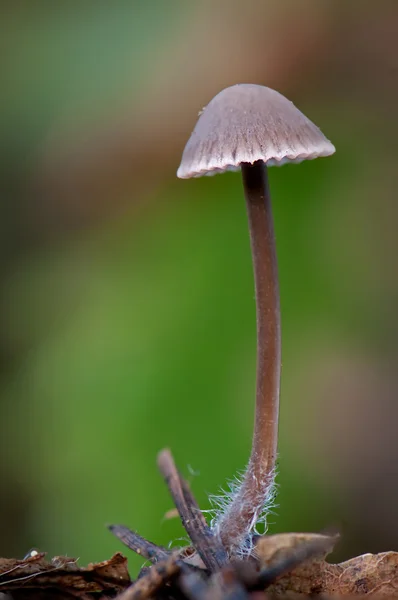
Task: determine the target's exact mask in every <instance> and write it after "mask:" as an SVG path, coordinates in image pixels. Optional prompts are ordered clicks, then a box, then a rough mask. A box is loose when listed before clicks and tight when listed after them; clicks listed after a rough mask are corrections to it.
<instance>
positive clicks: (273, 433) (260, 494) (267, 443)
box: [177, 84, 335, 554]
mask: <svg viewBox="0 0 398 600" xmlns="http://www.w3.org/2000/svg"><path fill="white" fill-rule="evenodd" d="M334 152H335V148H334V146H333V144H331V142H330V141H329V140H327V139H326V138H325V136H324V135H323V134H322V132H321V131H320V130H319V129H318V127H316V125H314V124H313V123H312V122H311V121H310V120H309V119H307V117H306V116H305V115H303V113H302V112H300V111H299V110H298V109H297V108H296V107H295V106H294V104H293V103H292V102H290V101H289V100H287V99H286V98H285V97H284V96H282V95H281V94H279V93H278V92H276V91H275V90H272V89H270V88H267V87H264V86H261V85H254V84H238V85H233V86H231V87H228V88H226V89H224V90H223V91H221V92H220V93H219V94H217V96H215V97H214V98H213V100H211V102H210V103H209V104H208V105H207V107H206V108H205V109H204V110H203V111H202V112H201V114H200V117H199V120H198V122H197V124H196V126H195V129H194V131H193V133H192V135H191V137H190V139H189V141H188V143H187V145H186V147H185V149H184V152H183V155H182V160H181V164H180V167H179V169H178V171H177V176H178V177H180V178H183V179H185V178H190V177H200V176H202V175H213V174H215V173H221V172H223V171H229V170H238V169H239V168H241V169H242V179H243V188H244V195H245V199H246V207H247V213H248V220H249V230H250V239H251V251H252V257H253V267H254V282H255V298H256V313H257V315H256V316H257V383H256V409H255V424H254V433H253V442H252V451H251V455H250V459H249V463H248V466H247V468H246V471H245V474H244V476H243V479H242V481H241V483H239V485H238V486H237V487H236V489H233V490H232V492H233V493H232V494H231V498H230V499H229V501H228V502H227V503H226V506H225V507H224V510H223V511H222V513H221V514H220V515H219V516H218V517H217V518H216V519H215V523H214V525H213V530H214V531H215V533H216V534H217V535H219V536H220V538H221V541H222V543H223V544H224V546H225V548H226V549H227V551H228V552H229V553H230V554H234V553H245V552H246V553H247V552H250V549H251V546H252V534H251V532H252V530H253V528H254V527H255V525H256V523H257V522H258V521H259V520H263V521H264V522H265V524H266V514H267V509H268V510H269V508H270V506H272V501H273V499H274V496H275V463H276V457H277V442H278V414H279V388H280V371H281V337H280V307H279V285H278V271H277V261H276V251H275V236H274V226H273V220H272V212H271V197H270V192H269V187H268V174H267V167H268V166H272V165H282V164H284V163H287V162H294V163H298V162H301V161H302V160H306V159H313V158H318V157H320V156H329V155H330V154H333V153H334Z"/></svg>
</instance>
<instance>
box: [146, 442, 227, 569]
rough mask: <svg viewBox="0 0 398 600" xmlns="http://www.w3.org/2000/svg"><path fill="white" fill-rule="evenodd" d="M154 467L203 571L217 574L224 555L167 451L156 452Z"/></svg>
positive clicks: (225, 558) (222, 563) (223, 562)
mask: <svg viewBox="0 0 398 600" xmlns="http://www.w3.org/2000/svg"><path fill="white" fill-rule="evenodd" d="M158 467H159V470H160V472H161V474H162V476H163V477H164V480H165V482H166V485H167V487H168V488H169V491H170V494H171V496H172V498H173V500H174V503H175V505H176V508H177V510H178V513H179V515H180V517H181V521H182V524H183V526H184V528H185V529H186V531H187V533H188V535H189V537H190V539H191V541H192V544H193V545H194V547H195V549H196V550H197V552H198V554H199V556H200V558H201V559H202V561H203V563H204V565H205V566H206V568H207V569H209V571H211V572H212V571H217V570H218V569H220V568H221V567H222V566H223V565H224V564H225V563H226V562H227V554H226V552H225V550H224V548H223V547H222V545H221V543H220V541H219V539H218V538H217V536H215V535H214V533H213V532H212V531H211V529H210V528H209V527H208V525H207V523H206V520H205V519H204V517H203V514H202V513H201V511H200V510H199V507H198V505H197V502H196V501H195V500H194V498H193V496H192V493H191V492H190V490H189V487H188V484H187V483H186V482H185V481H184V480H183V479H182V477H181V475H180V473H179V472H178V470H177V468H176V466H175V463H174V460H173V457H172V455H171V452H170V451H169V450H162V451H161V452H160V453H159V455H158Z"/></svg>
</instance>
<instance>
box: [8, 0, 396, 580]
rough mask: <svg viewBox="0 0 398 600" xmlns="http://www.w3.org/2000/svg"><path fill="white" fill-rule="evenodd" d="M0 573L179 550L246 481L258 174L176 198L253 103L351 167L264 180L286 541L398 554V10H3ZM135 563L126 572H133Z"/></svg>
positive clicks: (282, 6) (227, 5) (136, 5)
mask: <svg viewBox="0 0 398 600" xmlns="http://www.w3.org/2000/svg"><path fill="white" fill-rule="evenodd" d="M0 10H1V18H0V45H1V61H0V77H1V89H2V92H1V97H2V98H1V103H0V159H1V161H0V185H1V204H0V244H1V245H0V250H1V254H0V256H1V262H0V290H1V305H0V427H1V432H0V451H1V455H0V456H1V460H0V531H1V537H0V555H2V556H18V557H21V556H23V555H24V554H25V553H26V552H27V551H28V550H29V548H30V547H32V546H36V547H39V548H40V549H41V550H45V551H47V552H48V553H49V555H58V554H67V555H70V556H75V557H80V559H81V563H82V564H84V563H87V562H89V561H96V560H104V559H105V558H108V557H109V556H110V555H111V554H112V553H114V552H115V551H118V550H122V551H124V549H123V548H122V546H121V544H120V543H119V542H118V541H117V540H116V539H114V538H113V537H112V536H111V535H110V534H109V533H108V532H107V530H106V529H105V524H106V523H123V524H126V525H129V526H130V527H131V528H133V529H136V530H138V531H139V532H140V533H141V534H142V535H144V536H146V537H148V538H149V539H151V540H153V541H155V542H157V543H161V544H168V542H169V541H170V540H176V539H177V538H179V537H181V536H182V535H184V534H183V531H182V528H181V526H180V524H179V522H178V519H172V520H167V519H165V518H164V515H165V513H166V512H167V511H168V510H169V509H170V508H172V502H171V500H170V498H169V496H168V493H167V490H166V488H165V485H164V483H163V482H162V480H161V477H160V476H159V474H158V472H157V469H156V455H157V452H158V451H159V450H160V449H161V448H163V447H165V446H169V447H171V448H172V450H173V453H174V455H175V458H176V460H177V463H178V465H179V466H180V468H181V470H182V472H183V473H184V474H185V475H186V476H187V477H188V478H189V480H190V482H191V484H192V488H193V491H194V493H195V494H196V496H197V498H198V500H199V502H200V505H201V506H202V507H203V508H209V502H208V494H209V493H216V492H217V491H218V489H219V487H220V486H224V485H225V482H226V480H227V479H228V478H231V477H233V475H234V474H235V473H236V472H237V471H238V470H239V469H242V468H243V467H244V465H245V463H246V461H247V458H248V455H249V450H250V441H251V429H252V419H253V402H254V389H255V306H254V292H253V281H252V268H251V258H250V248H249V239H248V231H247V222H246V212H245V206H244V201H243V196H242V188H241V181H240V176H239V175H238V174H226V175H223V176H217V177H212V178H203V179H199V180H190V181H179V180H177V179H176V175H175V172H176V170H177V167H178V165H179V161H180V156H181V153H182V150H183V147H184V145H185V142H186V141H187V139H188V137H189V135H190V132H191V130H192V128H193V126H194V124H195V122H196V118H197V114H198V112H199V110H200V109H201V108H202V107H203V106H204V105H205V104H206V103H207V102H208V101H209V100H210V99H211V98H212V97H213V96H214V95H215V94H216V93H217V92H218V91H220V90H221V89H223V88H224V87H226V86H228V85H232V84H234V83H238V82H251V83H260V84H264V85H268V86H270V87H273V88H276V89H278V90H279V91H280V92H281V93H283V94H285V95H286V96H288V97H289V98H290V99H291V100H293V101H294V103H295V104H296V105H297V106H298V107H299V108H300V109H301V110H302V111H303V112H304V113H305V114H306V115H307V116H308V117H309V118H310V119H312V120H313V121H314V122H315V123H317V124H318V125H319V126H320V127H321V129H322V130H323V132H324V133H325V135H326V136H327V137H328V138H330V139H331V140H332V142H333V143H334V144H335V146H336V148H337V153H336V155H335V156H333V157H332V158H329V159H319V160H317V161H313V162H307V163H304V164H301V165H299V166H284V167H282V168H280V169H277V168H274V169H271V170H270V182H271V190H272V195H273V200H274V203H273V204H274V219H275V226H276V234H277V246H278V261H279V271H280V282H281V303H282V319H283V372H282V406H281V421H280V461H279V470H280V475H279V483H280V493H279V498H278V501H279V508H278V510H277V514H276V515H275V516H272V518H271V521H272V522H273V523H272V525H271V531H273V532H278V531H301V530H310V531H314V530H315V531H318V530H320V529H322V528H325V527H329V526H337V527H338V528H339V529H340V530H341V531H342V533H343V541H342V543H341V544H340V547H339V550H338V552H337V554H336V555H335V556H336V558H338V559H341V558H345V557H348V556H350V555H352V554H353V553H359V552H367V551H380V550H390V549H395V550H396V549H398V548H397V547H398V524H397V520H396V515H395V507H396V504H397V501H398V466H397V465H398V441H397V436H396V423H397V419H398V406H397V402H396V398H397V391H398V374H397V368H396V364H397V361H396V358H397V340H398V327H397V319H396V307H397V300H398V272H397V250H398V240H397V216H398V206H397V204H396V200H397V194H396V190H397V184H398V176H397V158H398V151H397V143H396V140H397V134H398V120H397V117H396V107H397V100H398V54H397V52H396V40H397V39H398V4H397V3H396V2H387V1H385V2H383V1H382V2H380V3H378V4H377V5H375V4H374V3H370V2H366V1H361V2H359V1H352V2H350V3H347V2H344V1H342V0H333V1H331V0H329V1H327V0H325V1H323V2H319V0H308V1H307V0H303V1H302V2H300V3H299V2H296V1H294V0H291V1H289V0H284V1H278V2H277V1H276V0H275V1H273V0H269V1H268V2H264V1H261V0H246V2H245V3H244V6H243V5H242V3H241V2H238V1H235V0H229V1H222V0H213V1H212V2H210V0H209V1H207V0H203V1H202V2H199V3H196V2H183V1H182V0H180V1H178V0H171V1H169V2H164V1H161V0H157V1H150V0H147V1H146V2H139V1H138V0H137V1H134V0H131V1H118V0H116V1H115V2H112V3H108V2H102V1H100V0H99V1H97V2H91V1H87V2H85V3H78V2H70V3H51V2H44V1H43V2H41V1H39V2H35V3H32V2H28V1H25V2H23V1H21V2H17V3H6V2H4V3H1V5H0ZM126 552H127V553H128V556H129V559H131V565H132V570H133V571H134V570H135V569H136V568H137V567H138V566H139V565H140V564H141V562H142V561H141V560H139V559H137V558H136V557H133V556H132V553H130V552H128V551H126Z"/></svg>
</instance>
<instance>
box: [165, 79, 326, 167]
mask: <svg viewBox="0 0 398 600" xmlns="http://www.w3.org/2000/svg"><path fill="white" fill-rule="evenodd" d="M335 150H336V149H335V147H334V146H333V144H332V143H331V142H330V141H329V140H328V139H327V138H326V137H325V136H324V135H323V133H322V132H321V130H320V129H319V128H318V127H317V126H316V125H314V123H312V121H310V120H309V119H307V117H306V116H305V115H303V113H302V112H301V111H299V110H298V108H296V107H295V106H294V104H293V102H290V100H288V99H287V98H285V97H284V96H282V94H279V92H276V91H275V90H272V89H271V88H268V87H265V86H262V85H255V84H250V83H241V84H238V85H233V86H231V87H228V88H226V89H225V90H222V92H220V93H219V94H217V96H215V97H214V98H213V100H211V101H210V102H209V104H208V105H207V106H206V108H205V109H204V110H203V111H202V112H201V113H200V117H199V120H198V122H197V123H196V126H195V129H194V130H193V132H192V135H191V137H190V138H189V140H188V143H187V145H186V146H185V149H184V152H183V155H182V160H181V164H180V167H179V169H178V171H177V176H178V177H180V178H182V179H188V178H189V177H200V176H201V175H213V174H215V173H221V172H222V171H236V170H238V169H239V167H240V165H241V164H242V163H251V164H253V163H254V162H256V161H258V160H262V161H264V163H265V164H266V165H267V166H273V165H282V164H284V163H287V162H294V163H299V162H301V161H303V160H306V159H313V158H318V157H319V156H329V155H330V154H333V153H334V152H335Z"/></svg>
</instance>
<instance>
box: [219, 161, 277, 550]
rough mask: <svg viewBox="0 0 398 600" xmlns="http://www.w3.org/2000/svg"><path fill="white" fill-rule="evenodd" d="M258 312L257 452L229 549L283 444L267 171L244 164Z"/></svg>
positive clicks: (255, 510)
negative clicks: (281, 441)
mask: <svg viewBox="0 0 398 600" xmlns="http://www.w3.org/2000/svg"><path fill="white" fill-rule="evenodd" d="M242 177H243V187H244V193H245V199H246V206H247V213H248V220H249V230H250V240H251V249H252V257H253V267H254V281H255V293H256V310H257V384H256V411H255V424H254V433H253V444H252V452H251V456H250V460H249V465H248V468H247V470H246V473H245V476H244V479H243V482H242V484H241V486H240V488H239V490H238V492H237V494H236V495H235V497H234V499H233V501H232V503H231V504H230V505H229V507H228V509H227V512H226V513H225V515H223V517H222V518H221V520H220V521H219V523H218V531H219V533H220V537H221V541H222V542H223V544H224V546H226V547H227V548H233V547H234V546H239V545H240V544H242V543H243V542H244V540H245V536H246V535H247V534H248V532H249V531H250V529H251V526H252V525H253V524H254V523H255V521H256V520H257V518H258V517H259V516H260V513H261V511H262V509H263V507H264V502H265V500H266V498H267V496H268V495H269V494H270V493H272V491H273V486H274V475H275V462H276V455H277V443H278V416H279V386H280V360H281V333H280V307H279V284H278V270H277V261H276V251H275V236H274V226H273V220H272V211H271V197H270V192H269V186H268V175H267V167H266V166H265V165H264V163H263V162H261V161H258V162H256V163H254V164H253V165H250V164H246V163H243V164H242Z"/></svg>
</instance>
